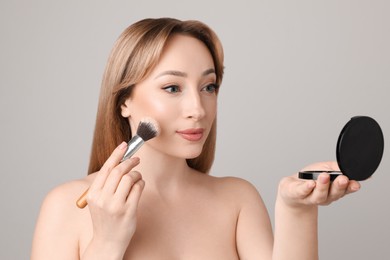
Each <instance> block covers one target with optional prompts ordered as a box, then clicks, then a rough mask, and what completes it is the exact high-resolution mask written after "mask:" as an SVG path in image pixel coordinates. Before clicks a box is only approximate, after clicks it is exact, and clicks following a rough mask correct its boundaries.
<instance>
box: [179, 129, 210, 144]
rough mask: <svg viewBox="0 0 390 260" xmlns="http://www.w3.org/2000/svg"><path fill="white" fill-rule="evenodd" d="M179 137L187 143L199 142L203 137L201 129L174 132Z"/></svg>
mask: <svg viewBox="0 0 390 260" xmlns="http://www.w3.org/2000/svg"><path fill="white" fill-rule="evenodd" d="M176 132H177V133H178V134H179V135H180V136H181V137H183V138H184V139H186V140H188V141H192V142H195V141H199V140H200V139H202V137H203V132H204V129H203V128H191V129H185V130H180V131H176Z"/></svg>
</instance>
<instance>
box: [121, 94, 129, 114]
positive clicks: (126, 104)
mask: <svg viewBox="0 0 390 260" xmlns="http://www.w3.org/2000/svg"><path fill="white" fill-rule="evenodd" d="M121 115H122V116H123V117H125V118H128V117H130V116H131V112H130V98H128V99H126V101H125V102H124V103H123V104H122V105H121Z"/></svg>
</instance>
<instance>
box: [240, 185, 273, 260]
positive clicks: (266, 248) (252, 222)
mask: <svg viewBox="0 0 390 260" xmlns="http://www.w3.org/2000/svg"><path fill="white" fill-rule="evenodd" d="M236 186H237V191H236V192H237V193H238V194H237V197H238V198H239V203H240V212H239V216H238V220H237V233H236V243H237V251H238V254H239V256H240V259H271V258H272V248H273V234H272V226H271V222H270V219H269V215H268V212H267V209H266V207H265V205H264V203H263V200H262V198H261V196H260V194H259V193H258V191H257V190H256V188H255V187H254V186H253V185H252V184H250V183H249V182H247V181H244V180H237V185H236Z"/></svg>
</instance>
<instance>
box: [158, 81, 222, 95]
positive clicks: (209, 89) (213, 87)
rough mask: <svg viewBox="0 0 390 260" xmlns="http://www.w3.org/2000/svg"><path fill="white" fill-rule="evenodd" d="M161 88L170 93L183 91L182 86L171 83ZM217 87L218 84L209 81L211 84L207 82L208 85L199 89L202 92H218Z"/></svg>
mask: <svg viewBox="0 0 390 260" xmlns="http://www.w3.org/2000/svg"><path fill="white" fill-rule="evenodd" d="M162 89H163V90H164V91H166V92H168V93H172V94H175V93H180V92H182V91H183V88H182V87H180V86H179V85H177V84H172V85H169V86H165V87H163V88H162ZM218 89H219V86H218V85H217V84H216V83H211V84H208V85H206V86H204V87H202V88H201V91H204V92H207V93H216V92H218Z"/></svg>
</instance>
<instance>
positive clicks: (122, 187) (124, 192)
mask: <svg viewBox="0 0 390 260" xmlns="http://www.w3.org/2000/svg"><path fill="white" fill-rule="evenodd" d="M139 180H142V176H141V174H140V173H139V172H137V171H132V172H129V173H127V174H125V175H123V177H122V179H121V180H120V182H119V184H118V188H117V189H116V191H115V197H117V198H118V200H120V201H122V202H126V200H127V197H128V196H129V193H130V191H131V189H132V187H133V185H134V184H135V183H137V182H138V181H139Z"/></svg>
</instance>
